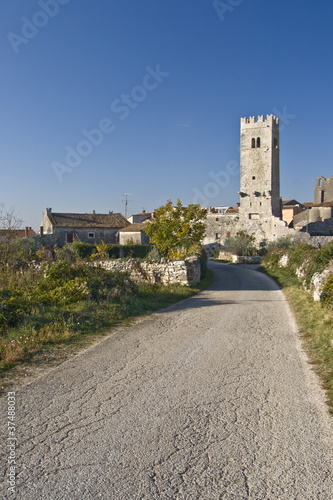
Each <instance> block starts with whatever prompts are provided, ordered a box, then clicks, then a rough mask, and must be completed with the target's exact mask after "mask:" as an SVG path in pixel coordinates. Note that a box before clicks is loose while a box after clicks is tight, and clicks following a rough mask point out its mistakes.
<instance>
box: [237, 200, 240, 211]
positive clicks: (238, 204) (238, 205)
mask: <svg viewBox="0 0 333 500" xmlns="http://www.w3.org/2000/svg"><path fill="white" fill-rule="evenodd" d="M239 207H240V202H239V201H237V210H238V209H239Z"/></svg>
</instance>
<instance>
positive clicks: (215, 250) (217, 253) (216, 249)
mask: <svg viewBox="0 0 333 500" xmlns="http://www.w3.org/2000/svg"><path fill="white" fill-rule="evenodd" d="M213 257H214V259H219V258H220V249H219V248H214V250H213Z"/></svg>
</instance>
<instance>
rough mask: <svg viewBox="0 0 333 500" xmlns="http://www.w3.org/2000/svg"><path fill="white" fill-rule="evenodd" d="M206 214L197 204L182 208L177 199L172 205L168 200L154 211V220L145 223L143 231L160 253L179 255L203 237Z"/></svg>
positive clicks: (168, 255)
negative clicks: (174, 204)
mask: <svg viewBox="0 0 333 500" xmlns="http://www.w3.org/2000/svg"><path fill="white" fill-rule="evenodd" d="M206 216H207V211H206V210H205V209H204V208H201V207H200V205H199V204H195V205H194V204H190V205H189V206H188V207H186V208H184V207H183V206H182V203H181V201H180V200H179V199H178V200H177V205H176V207H174V206H173V205H172V201H171V200H168V201H167V203H166V204H165V205H162V206H161V207H159V208H158V209H157V210H156V211H155V221H154V223H152V224H150V223H147V224H146V227H145V232H146V234H147V235H148V236H149V239H150V241H151V243H155V245H156V246H157V249H158V251H159V252H160V253H161V254H162V255H165V256H167V257H173V256H180V255H183V254H185V253H187V251H188V250H189V249H190V247H192V246H193V245H195V244H196V243H199V242H200V240H202V238H203V237H204V235H205V231H206V226H205V223H204V220H205V218H206Z"/></svg>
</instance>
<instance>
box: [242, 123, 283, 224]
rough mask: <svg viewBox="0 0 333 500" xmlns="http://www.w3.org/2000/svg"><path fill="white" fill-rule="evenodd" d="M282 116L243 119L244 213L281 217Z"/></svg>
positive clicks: (259, 217)
mask: <svg viewBox="0 0 333 500" xmlns="http://www.w3.org/2000/svg"><path fill="white" fill-rule="evenodd" d="M279 153H280V151H279V119H278V118H276V117H275V116H273V115H267V119H266V120H264V117H263V116H258V120H257V121H256V119H255V117H254V116H253V117H251V118H249V119H248V118H242V119H241V158H240V164H241V179H240V193H239V195H240V211H239V213H240V216H241V217H243V218H247V219H259V220H262V219H267V218H268V217H272V216H274V217H280V216H281V208H280V154H279Z"/></svg>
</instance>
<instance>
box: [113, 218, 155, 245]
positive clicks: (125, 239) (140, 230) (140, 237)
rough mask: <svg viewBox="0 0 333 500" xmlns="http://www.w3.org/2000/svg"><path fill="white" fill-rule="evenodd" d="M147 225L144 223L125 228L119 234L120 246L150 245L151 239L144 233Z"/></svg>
mask: <svg viewBox="0 0 333 500" xmlns="http://www.w3.org/2000/svg"><path fill="white" fill-rule="evenodd" d="M146 224H149V222H147V223H145V222H142V223H141V224H139V223H134V224H130V225H129V226H126V227H123V228H122V229H120V230H119V232H118V235H119V236H118V240H119V244H120V245H131V244H133V245H149V238H148V236H147V235H146V233H145V232H144V228H145V227H146Z"/></svg>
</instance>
